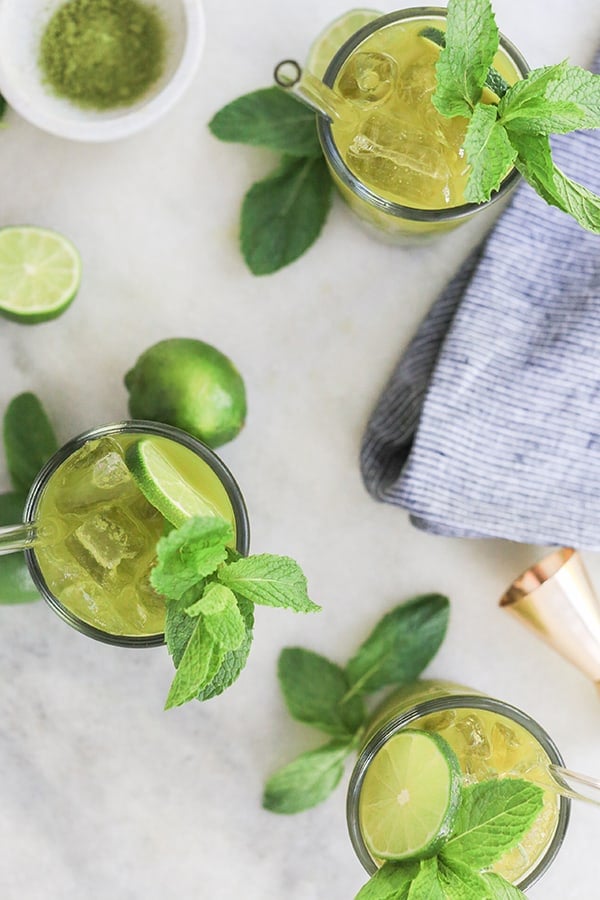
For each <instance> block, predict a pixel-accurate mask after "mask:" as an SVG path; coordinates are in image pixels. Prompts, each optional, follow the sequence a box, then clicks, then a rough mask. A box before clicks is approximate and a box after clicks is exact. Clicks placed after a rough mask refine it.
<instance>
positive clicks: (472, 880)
mask: <svg viewBox="0 0 600 900" xmlns="http://www.w3.org/2000/svg"><path fill="white" fill-rule="evenodd" d="M438 879H439V884H440V887H441V889H442V895H443V897H444V898H445V900H490V892H489V888H488V885H487V884H486V883H485V881H484V880H483V878H482V877H481V875H479V874H478V873H477V872H474V871H473V869H471V868H469V866H468V865H465V863H462V862H460V861H458V860H455V859H451V860H446V859H443V860H440V861H439V863H438Z"/></svg>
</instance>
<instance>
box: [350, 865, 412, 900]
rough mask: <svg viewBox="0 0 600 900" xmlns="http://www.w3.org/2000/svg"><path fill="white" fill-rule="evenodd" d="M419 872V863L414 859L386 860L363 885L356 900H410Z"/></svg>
mask: <svg viewBox="0 0 600 900" xmlns="http://www.w3.org/2000/svg"><path fill="white" fill-rule="evenodd" d="M418 873H419V863H418V862H415V861H414V860H408V861H407V862H402V863H392V862H386V863H384V865H383V866H382V867H381V868H380V869H378V870H377V872H375V874H374V875H373V876H371V878H370V879H369V881H367V883H366V884H365V885H363V886H362V888H361V889H360V891H359V892H358V894H357V895H356V898H355V900H408V894H409V891H410V887H411V884H412V881H413V879H414V878H416V877H417V875H418Z"/></svg>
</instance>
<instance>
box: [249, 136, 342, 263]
mask: <svg viewBox="0 0 600 900" xmlns="http://www.w3.org/2000/svg"><path fill="white" fill-rule="evenodd" d="M313 127H314V123H313ZM332 190H333V185H332V182H331V177H330V175H329V172H328V169H327V165H326V163H325V160H324V159H323V158H322V157H317V158H315V157H313V156H311V157H295V156H284V157H283V159H282V160H281V164H280V165H279V167H278V168H277V169H276V170H275V171H274V172H273V173H272V174H271V175H269V176H268V177H267V178H265V179H263V180H262V181H257V182H256V184H254V185H253V186H252V187H251V188H250V190H249V191H248V193H247V194H246V196H245V197H244V202H243V204H242V214H241V227H240V245H241V249H242V254H243V256H244V259H245V260H246V264H247V265H248V268H249V269H250V271H251V272H252V273H253V274H254V275H269V274H271V273H272V272H276V271H277V270H278V269H281V268H283V266H287V265H288V264H289V263H291V262H293V261H294V260H295V259H298V257H299V256H301V255H302V254H303V253H304V252H305V251H306V250H308V248H309V247H310V246H311V245H312V244H313V243H314V242H315V241H316V239H317V238H318V236H319V234H320V233H321V229H322V228H323V225H324V224H325V221H326V219H327V214H328V212H329V209H330V207H331V195H332Z"/></svg>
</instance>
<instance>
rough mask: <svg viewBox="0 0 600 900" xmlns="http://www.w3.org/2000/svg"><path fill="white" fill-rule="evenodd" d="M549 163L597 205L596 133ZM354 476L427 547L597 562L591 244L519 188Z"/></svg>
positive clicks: (594, 257) (376, 415)
mask: <svg viewBox="0 0 600 900" xmlns="http://www.w3.org/2000/svg"><path fill="white" fill-rule="evenodd" d="M597 62H600V59H599V60H597ZM595 71H598V67H596V69H595ZM553 156H554V159H555V162H556V163H557V164H558V166H559V167H560V168H562V169H563V170H564V171H565V172H566V173H567V174H568V175H569V176H570V177H571V178H573V179H575V180H576V181H579V182H581V183H583V184H585V185H586V186H587V187H589V188H591V189H592V190H594V191H595V192H596V193H600V133H599V132H578V133H575V134H570V135H565V136H561V137H560V138H557V139H555V140H554V139H553ZM361 468H362V473H363V478H364V481H365V484H366V486H367V488H368V490H369V491H370V492H371V493H372V494H373V495H374V496H375V497H377V498H378V499H380V500H385V501H388V502H390V503H394V504H397V505H398V506H402V507H404V508H406V509H407V510H409V512H410V516H411V520H412V521H413V523H414V524H415V525H417V526H418V527H419V528H423V529H425V530H426V531H429V532H432V533H436V534H445V535H456V536H462V537H503V538H509V539H512V540H515V541H523V542H529V543H537V544H561V545H572V546H576V547H581V548H591V549H600V236H599V235H594V234H591V233H589V232H587V231H585V230H584V229H582V228H581V227H580V226H579V225H577V223H576V222H575V221H574V220H573V219H571V217H570V216H567V215H566V214H565V213H562V212H560V211H559V210H557V209H554V208H551V207H549V206H547V205H546V204H545V203H544V201H543V200H541V199H540V198H539V197H538V196H537V194H535V192H534V191H533V190H532V189H531V188H530V187H529V186H528V185H526V184H522V185H520V186H519V188H518V189H517V191H516V192H515V195H514V197H513V200H512V201H511V204H510V206H509V207H508V208H507V210H506V211H505V212H504V214H503V215H502V216H501V217H500V219H499V221H498V223H497V224H496V225H495V227H494V228H493V229H492V231H491V233H490V235H489V236H488V237H487V239H486V240H485V242H484V243H483V245H482V246H481V247H479V248H478V249H477V251H475V252H474V253H473V254H472V255H471V256H470V258H469V259H468V260H467V261H466V263H465V264H464V265H463V267H462V268H461V270H460V272H459V273H458V275H457V276H456V277H455V278H454V280H453V281H452V282H451V283H450V284H449V286H448V287H447V288H446V290H445V291H444V292H443V293H442V295H441V296H440V297H439V298H438V300H437V301H436V303H435V304H434V306H433V308H432V309H431V311H430V313H429V315H428V316H427V317H426V318H425V320H424V322H423V323H422V325H421V327H420V328H419V330H418V332H417V334H416V336H415V337H414V339H413V340H412V342H411V343H410V345H409V347H408V349H407V350H406V352H405V353H404V354H403V356H402V358H401V359H400V362H399V363H398V365H397V367H396V369H395V371H394V373H393V375H392V377H391V379H390V381H389V383H388V385H387V387H386V388H385V390H384V392H383V394H382V396H381V398H380V400H379V402H378V404H377V406H376V408H375V410H374V412H373V414H372V416H371V419H370V421H369V423H368V426H367V430H366V434H365V436H364V440H363V446H362V452H361Z"/></svg>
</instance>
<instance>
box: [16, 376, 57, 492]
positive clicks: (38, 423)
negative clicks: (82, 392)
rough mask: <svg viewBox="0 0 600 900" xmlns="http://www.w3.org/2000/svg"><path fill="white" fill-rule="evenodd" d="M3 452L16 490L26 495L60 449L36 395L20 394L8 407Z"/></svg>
mask: <svg viewBox="0 0 600 900" xmlns="http://www.w3.org/2000/svg"><path fill="white" fill-rule="evenodd" d="M4 448H5V450H6V461H7V463H8V471H9V474H10V477H11V481H12V483H13V487H14V489H15V490H16V491H20V492H22V493H24V494H26V493H27V492H28V491H29V488H30V487H31V485H32V484H33V481H34V479H35V477H36V475H37V474H38V472H39V470H40V469H41V468H42V466H43V465H44V464H45V463H47V462H48V459H49V458H50V457H51V456H52V454H53V453H55V452H56V450H57V449H58V444H57V441H56V436H55V434H54V430H53V428H52V425H51V424H50V420H49V419H48V416H47V415H46V413H45V412H44V408H43V406H42V404H41V403H40V401H39V400H38V398H37V397H36V396H35V394H31V393H25V394H19V395H18V396H17V397H14V398H13V400H11V402H10V403H9V404H8V408H7V410H6V412H5V414H4Z"/></svg>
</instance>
